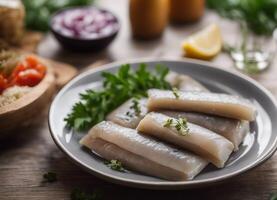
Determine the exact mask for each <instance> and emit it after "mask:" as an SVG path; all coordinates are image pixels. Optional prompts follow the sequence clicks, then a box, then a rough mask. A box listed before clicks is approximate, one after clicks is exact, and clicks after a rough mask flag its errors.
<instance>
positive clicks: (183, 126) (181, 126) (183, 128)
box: [163, 118, 189, 136]
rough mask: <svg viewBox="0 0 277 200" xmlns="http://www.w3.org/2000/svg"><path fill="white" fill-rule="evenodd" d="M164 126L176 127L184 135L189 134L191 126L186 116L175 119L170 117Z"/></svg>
mask: <svg viewBox="0 0 277 200" xmlns="http://www.w3.org/2000/svg"><path fill="white" fill-rule="evenodd" d="M163 126H164V127H167V128H169V127H174V128H175V129H176V130H177V131H178V133H179V134H180V135H182V136H184V135H187V134H188V133H189V128H188V124H187V119H186V118H179V119H173V118H168V119H167V120H166V121H165V122H164V124H163Z"/></svg>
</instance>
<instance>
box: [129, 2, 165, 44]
mask: <svg viewBox="0 0 277 200" xmlns="http://www.w3.org/2000/svg"><path fill="white" fill-rule="evenodd" d="M129 15H130V22H131V28H132V34H133V36H134V37H136V38H141V39H151V38H156V37H159V36H160V35H161V34H162V33H163V31H164V29H165V27H166V25H167V21H168V0H130V9H129Z"/></svg>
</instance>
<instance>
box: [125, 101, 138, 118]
mask: <svg viewBox="0 0 277 200" xmlns="http://www.w3.org/2000/svg"><path fill="white" fill-rule="evenodd" d="M140 114H141V109H140V105H139V99H138V98H134V99H132V105H131V106H130V111H128V112H127V113H126V115H127V116H128V117H134V116H139V115H140Z"/></svg>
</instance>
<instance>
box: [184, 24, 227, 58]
mask: <svg viewBox="0 0 277 200" xmlns="http://www.w3.org/2000/svg"><path fill="white" fill-rule="evenodd" d="M221 47H222V39H221V33H220V28H219V27H218V26H217V25H216V24H211V25H210V26H208V27H206V28H204V29H203V30H201V31H199V32H197V33H195V34H193V35H191V36H190V37H188V38H187V39H186V40H185V41H184V42H183V44H182V48H183V50H184V51H185V55H186V56H187V57H191V58H198V59H203V60H208V59H211V58H213V57H214V56H215V55H217V54H218V53H219V52H220V50H221Z"/></svg>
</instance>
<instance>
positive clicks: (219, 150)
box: [137, 112, 234, 168]
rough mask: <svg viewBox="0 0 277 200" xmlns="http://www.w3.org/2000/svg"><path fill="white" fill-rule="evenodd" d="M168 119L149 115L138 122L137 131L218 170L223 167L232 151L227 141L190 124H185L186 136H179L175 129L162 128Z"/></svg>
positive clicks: (231, 145) (157, 115) (164, 116)
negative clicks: (175, 147) (212, 165)
mask: <svg viewBox="0 0 277 200" xmlns="http://www.w3.org/2000/svg"><path fill="white" fill-rule="evenodd" d="M168 119H173V118H171V117H168V116H166V115H164V114H160V113H155V112H152V113H149V114H147V115H146V116H145V117H144V118H143V119H142V120H141V121H140V123H139V125H138V127H137V130H138V131H139V132H140V133H142V134H146V135H150V136H153V137H155V138H158V139H160V140H162V141H165V142H169V143H171V144H174V145H176V146H178V147H179V148H182V149H185V150H189V151H191V152H193V153H195V154H197V155H199V156H201V157H202V158H204V159H206V160H208V161H210V162H211V163H213V164H214V165H215V166H217V167H219V168H222V167H224V164H225V162H226V161H227V160H228V158H229V156H230V155H231V153H232V152H233V149H234V145H233V144H232V143H231V142H230V141H229V140H227V139H226V138H224V137H222V136H221V135H218V134H216V133H214V132H212V131H210V130H208V129H206V128H203V127H201V126H198V125H195V124H192V123H187V126H188V129H189V132H188V134H186V135H180V134H179V133H178V131H177V130H176V128H175V127H164V123H165V122H166V121H167V120H168Z"/></svg>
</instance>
